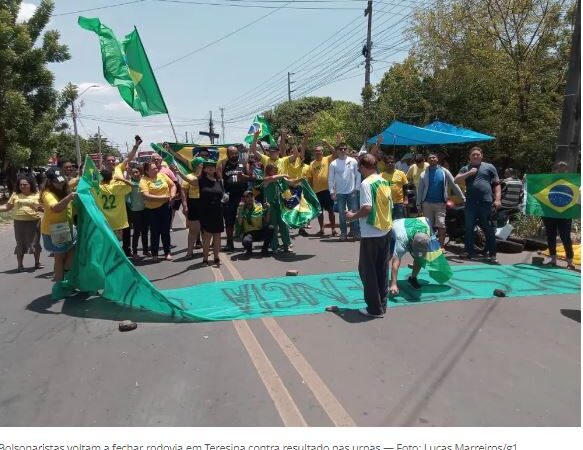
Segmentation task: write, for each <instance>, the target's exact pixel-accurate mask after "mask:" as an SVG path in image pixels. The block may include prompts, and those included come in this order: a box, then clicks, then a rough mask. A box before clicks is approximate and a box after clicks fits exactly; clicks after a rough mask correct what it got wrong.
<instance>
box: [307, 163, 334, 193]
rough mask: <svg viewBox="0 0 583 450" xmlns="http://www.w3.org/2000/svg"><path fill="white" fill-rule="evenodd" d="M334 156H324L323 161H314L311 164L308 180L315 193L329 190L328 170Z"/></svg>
mask: <svg viewBox="0 0 583 450" xmlns="http://www.w3.org/2000/svg"><path fill="white" fill-rule="evenodd" d="M331 161H332V155H328V156H324V157H323V158H322V161H316V160H314V161H312V162H311V163H310V171H309V174H308V178H309V180H310V184H311V185H312V189H314V192H322V191H326V190H328V169H329V168H330V162H331Z"/></svg>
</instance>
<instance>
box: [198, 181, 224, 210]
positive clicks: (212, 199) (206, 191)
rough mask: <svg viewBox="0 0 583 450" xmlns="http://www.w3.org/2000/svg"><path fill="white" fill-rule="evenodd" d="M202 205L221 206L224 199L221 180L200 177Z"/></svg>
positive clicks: (199, 185)
mask: <svg viewBox="0 0 583 450" xmlns="http://www.w3.org/2000/svg"><path fill="white" fill-rule="evenodd" d="M198 187H199V189H200V203H201V207H203V208H205V207H208V206H211V207H212V206H215V207H216V206H220V205H221V200H222V199H223V186H222V185H221V182H220V181H216V180H209V179H208V178H207V177H206V176H204V175H203V176H201V177H199V178H198Z"/></svg>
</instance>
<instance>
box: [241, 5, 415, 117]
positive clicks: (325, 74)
mask: <svg viewBox="0 0 583 450" xmlns="http://www.w3.org/2000/svg"><path fill="white" fill-rule="evenodd" d="M389 6H397V7H399V6H400V7H401V9H400V10H399V12H401V11H403V10H404V9H405V8H407V7H410V6H411V5H410V4H407V5H404V4H402V3H394V2H392V3H391V4H386V7H385V8H384V9H383V10H381V11H383V12H385V13H386V10H387V8H388V7H389ZM417 6H419V5H418V4H417ZM382 15H384V14H381V16H382ZM411 15H412V13H409V14H407V15H406V16H405V17H410V16H411ZM393 19H395V17H394V14H393V15H391V17H389V18H388V19H387V20H385V21H384V22H382V23H381V25H382V24H384V23H387V22H389V21H391V20H393ZM357 26H359V25H357ZM402 28H403V26H401V27H399V28H398V29H397V30H393V33H392V34H396V33H397V32H399V31H401V29H402ZM341 31H345V30H344V29H341V30H339V32H341ZM350 31H352V30H350ZM339 32H337V33H335V35H336V34H338V33H339ZM346 33H348V31H346ZM335 35H333V36H335ZM347 37H348V38H350V37H351V36H350V35H348V36H347ZM331 38H332V37H331ZM331 38H328V39H327V41H329V40H330V39H331ZM348 40H349V39H348ZM345 41H347V38H346V36H345V38H344V39H342V38H341V39H337V40H336V41H334V42H332V43H331V44H330V45H328V46H327V47H326V48H324V49H323V50H321V51H320V52H318V53H317V54H315V55H313V56H312V58H310V59H308V60H307V61H305V62H304V63H303V64H302V65H301V66H299V67H296V66H293V64H294V63H292V64H291V65H290V66H288V68H289V67H293V68H292V70H294V71H295V72H297V71H300V70H301V68H302V67H305V66H306V65H307V64H308V63H309V62H310V60H312V59H315V58H316V57H318V55H320V54H321V53H323V52H325V51H326V50H328V48H330V47H332V46H336V45H340V43H344V42H345ZM325 42H326V41H325ZM352 42H356V41H354V40H352ZM335 44H336V45H335ZM321 45H322V44H320V46H321ZM318 47H319V46H318ZM318 47H316V48H318ZM344 48H346V44H345V45H344ZM354 50H356V49H354ZM354 50H353V49H352V47H350V48H349V50H348V52H344V53H343V54H341V55H338V54H339V53H341V52H342V50H340V51H337V52H333V53H332V54H329V53H328V56H327V58H325V60H324V61H319V63H318V66H316V67H315V68H314V69H311V70H310V71H308V72H307V74H306V75H305V76H304V78H301V79H300V80H298V82H301V80H306V79H309V80H310V81H311V86H312V87H313V86H318V84H319V83H320V82H321V81H323V80H326V81H329V80H330V75H331V73H332V72H333V71H334V70H336V69H338V67H340V66H342V63H344V62H346V61H347V59H348V58H349V57H350V52H352V51H354ZM312 52H313V50H312ZM305 56H307V55H304V56H303V57H301V58H300V60H301V59H303V58H304V57H305ZM340 58H343V59H340ZM328 60H338V61H339V62H338V63H336V64H335V65H334V66H333V68H332V70H330V68H327V70H325V71H321V70H320V69H319V67H321V66H326V62H327V61H328ZM314 71H320V76H319V77H317V78H316V79H314V78H313V77H312V76H311V75H310V74H311V73H312V72H314ZM262 87H263V88H264V87H265V86H264V85H260V86H258V88H259V89H261V88H262ZM256 89H257V88H256ZM298 90H299V89H298ZM308 90H309V91H313V89H311V88H310V87H308V88H307V89H306V88H304V91H302V92H303V93H304V95H305V93H306V91H308ZM281 97H282V96H281V94H279V95H278V94H275V95H272V96H271V97H269V98H268V99H265V98H264V99H263V100H264V101H263V102H261V103H259V104H258V103H255V104H254V105H252V106H250V107H249V105H248V107H247V108H245V112H243V108H239V109H237V108H235V109H236V111H235V112H234V113H232V114H233V116H235V115H236V116H237V117H239V116H243V115H252V114H253V113H255V112H256V111H258V110H263V109H266V108H268V107H271V106H273V105H274V104H277V103H279V101H280V100H281V99H282V98H281ZM252 109H254V110H253V111H251V110H252Z"/></svg>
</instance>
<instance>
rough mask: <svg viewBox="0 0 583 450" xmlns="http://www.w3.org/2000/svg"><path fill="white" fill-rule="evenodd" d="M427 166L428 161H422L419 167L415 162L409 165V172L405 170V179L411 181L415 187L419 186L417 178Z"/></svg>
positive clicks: (419, 177)
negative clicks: (421, 165) (421, 166)
mask: <svg viewBox="0 0 583 450" xmlns="http://www.w3.org/2000/svg"><path fill="white" fill-rule="evenodd" d="M427 167H429V163H426V162H424V163H423V168H422V169H420V168H419V166H418V165H417V164H413V165H412V166H411V167H409V172H407V179H408V180H409V181H410V182H412V183H413V184H414V185H415V187H417V186H419V180H420V179H421V174H422V173H423V172H424V171H425V169H426V168H427Z"/></svg>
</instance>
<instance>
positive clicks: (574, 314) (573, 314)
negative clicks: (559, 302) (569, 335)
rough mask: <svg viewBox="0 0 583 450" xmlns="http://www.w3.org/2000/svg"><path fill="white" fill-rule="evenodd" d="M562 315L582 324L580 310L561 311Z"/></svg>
mask: <svg viewBox="0 0 583 450" xmlns="http://www.w3.org/2000/svg"><path fill="white" fill-rule="evenodd" d="M561 314H562V315H563V316H565V317H567V318H568V319H571V320H574V321H575V322H579V323H581V310H580V309H561Z"/></svg>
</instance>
